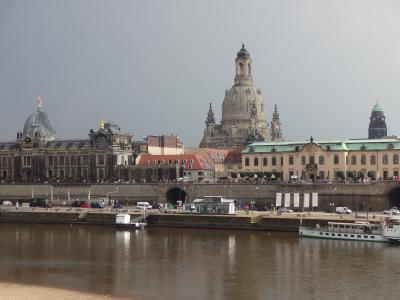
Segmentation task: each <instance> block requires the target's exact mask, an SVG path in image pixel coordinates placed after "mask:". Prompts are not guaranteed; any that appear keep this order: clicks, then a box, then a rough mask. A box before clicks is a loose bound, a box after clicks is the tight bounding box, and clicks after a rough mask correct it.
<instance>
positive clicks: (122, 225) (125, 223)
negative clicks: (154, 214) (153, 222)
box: [115, 214, 147, 229]
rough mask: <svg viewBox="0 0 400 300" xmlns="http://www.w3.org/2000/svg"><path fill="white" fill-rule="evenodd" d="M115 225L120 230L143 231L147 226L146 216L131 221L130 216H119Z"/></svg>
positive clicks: (116, 217)
mask: <svg viewBox="0 0 400 300" xmlns="http://www.w3.org/2000/svg"><path fill="white" fill-rule="evenodd" d="M115 225H116V227H117V228H118V229H141V228H144V227H146V226H147V222H146V221H145V216H140V217H137V218H135V219H131V216H130V215H129V214H117V215H116V216H115Z"/></svg>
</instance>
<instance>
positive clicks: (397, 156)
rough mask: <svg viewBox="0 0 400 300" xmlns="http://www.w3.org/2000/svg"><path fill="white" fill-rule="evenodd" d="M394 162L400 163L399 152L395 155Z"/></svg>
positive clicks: (395, 163)
mask: <svg viewBox="0 0 400 300" xmlns="http://www.w3.org/2000/svg"><path fill="white" fill-rule="evenodd" d="M393 164H394V165H398V164H399V155H398V154H394V155H393Z"/></svg>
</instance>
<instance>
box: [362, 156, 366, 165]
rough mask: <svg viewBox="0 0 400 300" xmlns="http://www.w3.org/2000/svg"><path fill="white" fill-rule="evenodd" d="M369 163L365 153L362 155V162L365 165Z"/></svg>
mask: <svg viewBox="0 0 400 300" xmlns="http://www.w3.org/2000/svg"><path fill="white" fill-rule="evenodd" d="M366 163H367V158H366V157H365V155H364V154H363V155H361V164H362V165H365V164H366Z"/></svg>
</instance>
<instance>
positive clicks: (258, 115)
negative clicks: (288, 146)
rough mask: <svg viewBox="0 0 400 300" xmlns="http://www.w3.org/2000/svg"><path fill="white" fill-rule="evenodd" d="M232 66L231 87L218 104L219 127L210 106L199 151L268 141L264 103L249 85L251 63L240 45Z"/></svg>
mask: <svg viewBox="0 0 400 300" xmlns="http://www.w3.org/2000/svg"><path fill="white" fill-rule="evenodd" d="M235 66H236V74H235V79H234V84H233V86H232V88H231V89H230V90H227V91H226V92H225V98H224V101H223V104H222V120H221V124H216V122H215V118H214V113H213V111H212V106H211V103H210V107H209V111H208V115H207V119H206V128H205V130H204V135H203V138H202V140H201V142H200V147H201V148H241V147H243V146H244V145H246V144H248V143H251V142H255V141H264V140H268V139H270V132H269V126H268V122H267V120H266V118H265V105H264V101H263V98H262V94H261V90H260V89H258V88H256V87H255V86H254V84H253V77H252V74H251V72H252V60H251V58H250V53H249V52H248V51H247V49H246V48H245V45H244V43H243V44H242V48H241V49H240V50H239V52H238V53H237V56H236V59H235ZM279 126H280V123H279ZM279 131H280V128H279Z"/></svg>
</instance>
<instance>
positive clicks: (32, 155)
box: [0, 97, 133, 182]
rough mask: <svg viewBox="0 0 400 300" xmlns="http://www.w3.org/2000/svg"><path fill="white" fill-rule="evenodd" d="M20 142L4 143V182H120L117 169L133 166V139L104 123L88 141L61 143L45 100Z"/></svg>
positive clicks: (0, 172)
mask: <svg viewBox="0 0 400 300" xmlns="http://www.w3.org/2000/svg"><path fill="white" fill-rule="evenodd" d="M37 104H38V105H37V109H36V111H35V112H34V113H33V114H31V115H30V116H29V117H28V118H27V119H26V121H25V124H24V129H23V131H22V132H18V133H17V139H16V141H12V142H2V143H0V181H1V182H32V181H50V182H51V181H56V182H101V181H107V180H116V179H117V178H118V172H117V169H116V168H117V166H121V165H123V166H126V165H129V164H132V163H133V156H132V135H131V134H130V133H123V132H121V130H120V128H119V127H118V125H116V124H112V123H110V122H104V121H101V122H100V126H99V128H98V129H97V130H93V129H91V130H90V131H89V134H88V139H72V140H61V139H57V137H56V131H55V129H54V125H53V122H52V121H51V119H50V117H49V116H48V115H47V114H46V113H45V112H43V111H42V106H43V98H42V97H38V98H37Z"/></svg>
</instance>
